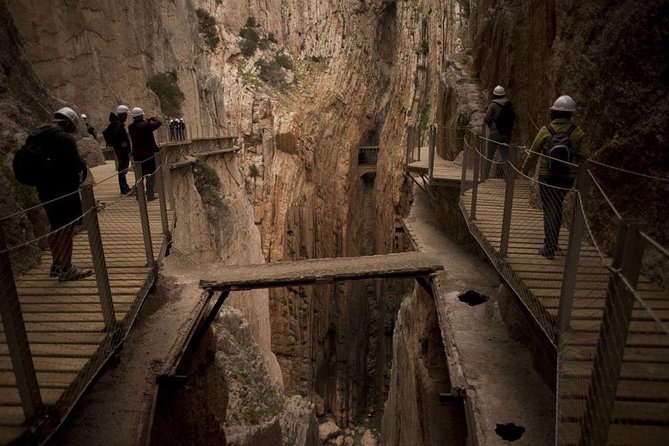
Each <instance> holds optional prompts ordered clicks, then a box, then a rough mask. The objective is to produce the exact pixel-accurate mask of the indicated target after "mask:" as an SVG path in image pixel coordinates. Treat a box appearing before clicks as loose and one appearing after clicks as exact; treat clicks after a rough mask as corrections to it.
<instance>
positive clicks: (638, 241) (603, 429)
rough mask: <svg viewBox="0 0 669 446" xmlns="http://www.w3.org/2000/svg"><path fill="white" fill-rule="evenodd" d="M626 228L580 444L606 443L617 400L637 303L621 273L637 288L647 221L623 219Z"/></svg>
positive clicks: (611, 279)
mask: <svg viewBox="0 0 669 446" xmlns="http://www.w3.org/2000/svg"><path fill="white" fill-rule="evenodd" d="M620 224H621V226H624V229H622V230H620V231H619V232H618V235H624V240H625V241H624V244H623V243H620V241H619V243H618V247H620V246H621V245H623V252H622V253H619V252H617V253H616V258H619V259H622V264H621V265H620V267H621V268H620V269H618V268H617V266H618V265H612V266H611V270H612V275H611V278H610V280H609V288H608V290H607V293H606V303H605V306H604V315H603V316H602V325H601V327H600V329H599V338H598V339H597V352H596V353H595V361H594V363H593V365H592V373H591V375H590V387H589V389H588V400H587V402H586V406H585V414H584V417H583V426H582V427H581V438H580V440H579V444H580V445H595V446H599V445H605V444H606V442H607V437H608V432H609V424H610V420H611V416H612V413H613V405H614V403H615V400H616V393H617V389H618V380H619V378H620V368H621V365H622V361H623V353H624V351H625V344H626V342H627V334H628V332H629V324H630V320H631V319H632V309H633V307H634V302H635V298H634V290H630V289H628V288H627V287H626V286H625V284H624V283H623V281H622V279H621V276H622V277H624V278H625V279H626V280H627V282H628V283H629V284H630V285H631V286H632V287H634V288H636V284H637V281H638V279H639V271H640V270H641V259H642V257H643V250H644V247H645V241H644V239H643V237H641V234H640V231H643V230H644V229H645V228H646V226H647V225H646V224H644V223H643V222H641V221H639V220H631V219H625V220H623V221H621V222H620Z"/></svg>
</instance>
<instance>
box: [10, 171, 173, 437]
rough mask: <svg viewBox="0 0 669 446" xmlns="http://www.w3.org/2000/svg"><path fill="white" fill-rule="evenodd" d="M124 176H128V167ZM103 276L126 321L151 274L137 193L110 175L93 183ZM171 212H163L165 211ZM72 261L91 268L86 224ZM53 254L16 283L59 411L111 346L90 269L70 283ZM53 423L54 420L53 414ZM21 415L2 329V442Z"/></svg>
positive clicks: (45, 385) (154, 205)
mask: <svg viewBox="0 0 669 446" xmlns="http://www.w3.org/2000/svg"><path fill="white" fill-rule="evenodd" d="M91 170H92V172H93V175H94V177H95V179H96V180H97V181H101V180H103V179H106V178H109V177H111V176H112V175H113V174H114V163H113V162H110V161H108V162H107V164H105V165H103V166H99V167H96V168H93V169H91ZM128 182H130V183H131V184H132V183H133V182H134V177H133V175H132V173H130V174H129V175H128ZM94 191H95V196H96V199H97V201H99V202H100V203H103V204H106V207H105V209H104V210H102V211H101V212H100V213H99V222H100V231H101V233H102V240H103V246H104V252H105V257H106V261H107V269H108V274H109V281H110V285H111V291H112V295H113V302H114V310H115V313H116V319H117V321H119V322H121V324H122V325H124V326H126V327H127V326H128V325H129V324H131V322H132V321H131V319H132V318H134V316H135V315H136V310H137V309H138V308H137V307H138V305H139V304H140V303H141V300H142V298H143V297H144V296H145V295H146V293H147V291H148V288H149V287H150V285H151V282H152V281H153V278H154V277H153V271H154V270H153V268H151V267H149V266H147V260H146V254H145V249H144V242H143V238H142V229H141V223H140V218H139V211H138V205H137V200H136V199H135V198H134V197H125V198H122V197H121V195H120V193H119V187H118V183H117V180H116V178H115V177H113V178H111V179H109V180H108V181H105V182H104V183H101V184H97V185H96V186H95V187H94ZM148 210H149V220H150V226H151V232H152V235H153V237H152V243H153V249H154V255H155V256H156V257H157V256H158V255H159V253H160V252H161V250H162V249H163V248H164V247H163V235H162V225H161V219H160V208H159V200H154V201H151V202H149V203H148ZM168 215H169V212H168ZM73 263H74V264H76V265H78V266H81V267H84V268H93V262H92V258H91V253H90V247H89V243H88V236H87V234H86V232H85V231H83V232H81V233H79V234H77V235H76V236H75V239H74V254H73ZM50 264H51V256H50V254H49V252H48V251H45V252H43V253H42V260H41V263H40V264H39V265H37V266H36V267H34V268H32V269H31V270H30V271H28V272H26V273H25V274H23V275H21V276H20V277H19V278H18V279H17V281H16V286H17V290H18V294H19V301H20V304H21V311H22V313H23V318H24V321H25V325H26V330H27V332H28V341H29V343H30V349H31V352H32V356H33V361H34V364H35V369H36V372H37V380H38V384H39V387H40V391H41V394H42V399H43V401H44V403H45V404H46V405H48V406H51V407H52V408H55V413H56V414H57V416H60V415H62V414H63V413H66V412H67V411H68V410H69V409H70V407H69V405H70V404H73V403H74V401H76V398H77V396H78V394H79V392H81V391H83V389H85V386H86V385H87V384H88V380H90V378H91V377H92V375H93V374H94V373H95V372H96V371H97V369H98V368H99V367H100V365H101V363H102V361H103V360H104V358H105V357H106V355H107V354H108V353H109V352H108V349H109V348H110V344H111V341H112V340H111V339H110V337H111V336H110V335H108V334H107V333H105V331H104V320H103V316H102V311H101V304H100V298H99V296H98V289H97V284H96V280H95V275H92V276H90V277H88V278H86V279H83V280H80V281H76V282H58V281H57V280H56V279H54V278H50V277H49V266H50ZM53 421H54V422H55V423H56V424H57V423H58V419H55V420H53ZM23 423H24V415H23V409H22V407H21V402H20V400H19V394H18V390H17V388H16V383H15V378H14V373H13V369H12V364H11V360H10V357H9V352H8V348H7V344H6V342H5V337H4V333H1V334H0V444H6V443H8V442H10V441H12V440H14V439H15V438H17V437H19V436H20V435H22V434H23V433H24V432H25V431H26V430H27V426H25V425H23Z"/></svg>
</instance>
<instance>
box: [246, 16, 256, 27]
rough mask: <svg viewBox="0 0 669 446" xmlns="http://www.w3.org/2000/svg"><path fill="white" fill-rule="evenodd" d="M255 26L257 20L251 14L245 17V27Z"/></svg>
mask: <svg viewBox="0 0 669 446" xmlns="http://www.w3.org/2000/svg"><path fill="white" fill-rule="evenodd" d="M256 26H258V22H257V21H256V18H255V17H253V16H251V17H247V18H246V25H245V27H246V28H255V27H256Z"/></svg>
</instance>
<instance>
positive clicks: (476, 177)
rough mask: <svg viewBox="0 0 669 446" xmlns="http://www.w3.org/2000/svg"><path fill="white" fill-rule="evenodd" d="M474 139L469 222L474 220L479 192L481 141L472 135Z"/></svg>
mask: <svg viewBox="0 0 669 446" xmlns="http://www.w3.org/2000/svg"><path fill="white" fill-rule="evenodd" d="M474 136H475V139H476V144H475V145H474V147H475V148H476V150H475V151H474V153H473V155H474V178H473V179H472V207H471V209H470V210H469V218H470V219H471V220H476V200H477V198H478V190H479V167H480V166H479V165H480V164H481V156H480V155H479V153H478V152H480V150H481V141H482V139H481V138H479V137H478V135H474Z"/></svg>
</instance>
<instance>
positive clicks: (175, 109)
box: [146, 70, 184, 116]
mask: <svg viewBox="0 0 669 446" xmlns="http://www.w3.org/2000/svg"><path fill="white" fill-rule="evenodd" d="M146 86H147V87H148V88H149V89H150V90H151V91H153V92H154V93H155V94H156V95H157V96H158V99H159V100H160V109H161V110H162V111H163V113H165V114H166V115H168V116H181V115H182V113H181V105H182V104H183V102H184V94H183V92H182V91H181V89H180V88H179V84H178V83H177V72H176V71H174V70H173V71H167V72H165V73H158V74H154V75H153V76H151V77H150V78H149V81H148V82H147V83H146Z"/></svg>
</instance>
